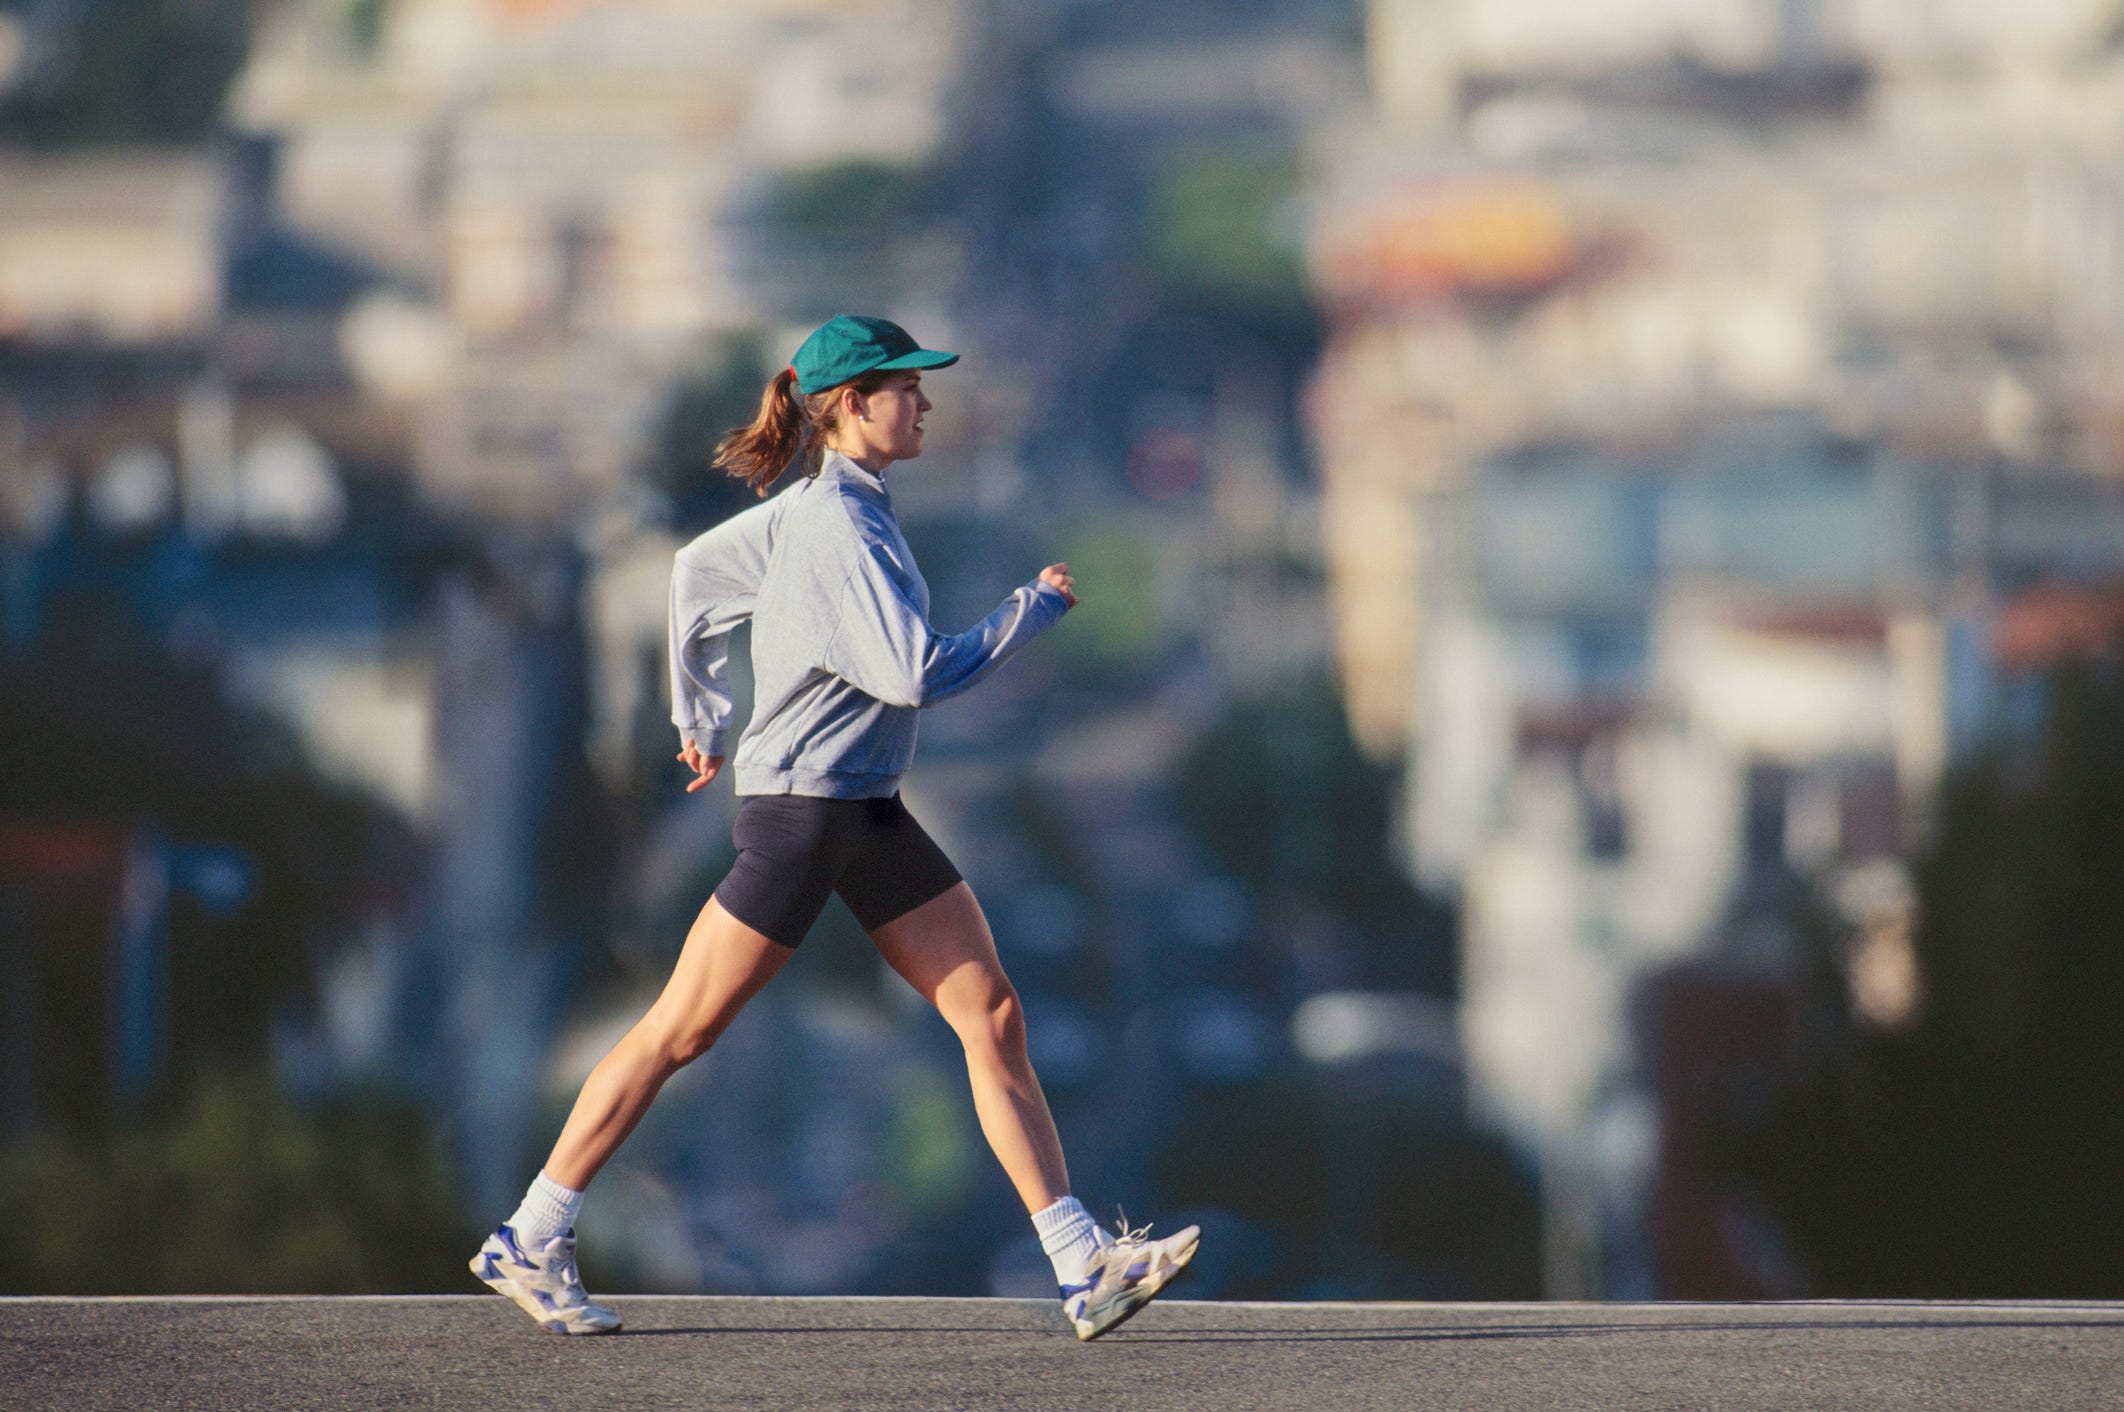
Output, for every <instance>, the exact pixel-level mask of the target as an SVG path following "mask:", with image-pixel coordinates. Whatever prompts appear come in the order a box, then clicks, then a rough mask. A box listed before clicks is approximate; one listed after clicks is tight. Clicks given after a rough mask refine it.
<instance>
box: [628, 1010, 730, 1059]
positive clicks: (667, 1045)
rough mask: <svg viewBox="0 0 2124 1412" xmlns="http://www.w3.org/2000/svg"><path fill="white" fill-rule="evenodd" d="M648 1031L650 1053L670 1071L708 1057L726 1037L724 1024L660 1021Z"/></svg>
mask: <svg viewBox="0 0 2124 1412" xmlns="http://www.w3.org/2000/svg"><path fill="white" fill-rule="evenodd" d="M652 1018H654V1017H652ZM646 1028H648V1030H649V1033H648V1034H647V1035H646V1036H645V1039H646V1040H647V1042H648V1047H649V1049H650V1052H651V1053H652V1054H654V1055H655V1057H656V1060H657V1062H658V1063H659V1064H660V1065H661V1066H662V1067H663V1068H664V1069H665V1070H667V1071H671V1070H677V1069H683V1068H685V1067H686V1066H687V1065H688V1064H691V1063H692V1062H693V1061H694V1060H696V1059H698V1058H700V1057H701V1056H702V1055H703V1054H706V1053H707V1052H708V1051H709V1050H710V1049H711V1048H713V1047H714V1045H715V1042H716V1040H717V1039H719V1038H720V1037H721V1036H722V1033H723V1026H722V1025H721V1024H718V1023H715V1022H714V1021H703V1020H698V1019H691V1018H685V1019H676V1020H667V1021H660V1022H658V1023H656V1024H654V1025H650V1026H646Z"/></svg>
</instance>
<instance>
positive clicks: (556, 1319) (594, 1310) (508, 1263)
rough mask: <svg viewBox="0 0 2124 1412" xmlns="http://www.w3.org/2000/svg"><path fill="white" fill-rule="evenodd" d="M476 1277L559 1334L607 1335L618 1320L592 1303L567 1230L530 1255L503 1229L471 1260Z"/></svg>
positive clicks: (504, 1227)
mask: <svg viewBox="0 0 2124 1412" xmlns="http://www.w3.org/2000/svg"><path fill="white" fill-rule="evenodd" d="M472 1273H473V1274H475V1275H477V1276H479V1278H480V1279H482V1280H484V1281H486V1282H487V1283H488V1284H489V1285H492V1286H493V1287H494V1288H495V1289H497V1290H499V1291H501V1292H502V1293H503V1294H506V1295H508V1296H509V1298H511V1299H513V1300H515V1301H516V1302H517V1304H518V1305H519V1306H521V1307H522V1309H523V1311H524V1312H525V1313H526V1314H529V1315H530V1316H531V1317H532V1318H534V1319H536V1320H538V1322H539V1326H540V1327H541V1328H545V1329H548V1330H550V1331H552V1332H553V1333H557V1334H609V1333H611V1332H612V1331H613V1330H614V1329H616V1328H618V1327H619V1326H620V1316H619V1315H617V1314H615V1313H613V1312H612V1311H611V1310H610V1309H607V1308H605V1307H604V1306H603V1305H601V1304H592V1303H591V1302H590V1296H589V1295H588V1294H586V1293H584V1291H583V1280H582V1276H580V1275H578V1274H577V1273H576V1272H575V1232H574V1231H564V1232H562V1233H561V1234H560V1235H557V1236H552V1237H550V1238H548V1239H547V1240H546V1241H545V1243H544V1244H542V1245H540V1246H539V1247H538V1248H537V1249H536V1250H533V1251H531V1252H530V1253H528V1254H527V1253H526V1252H525V1251H524V1248H523V1247H522V1246H520V1245H518V1244H517V1243H516V1232H515V1231H514V1230H511V1229H510V1228H509V1227H508V1226H503V1227H502V1228H501V1229H500V1230H498V1231H496V1232H495V1233H494V1234H493V1235H490V1236H488V1237H487V1243H486V1244H485V1245H482V1246H481V1247H480V1248H479V1254H477V1255H475V1256H473V1257H472Z"/></svg>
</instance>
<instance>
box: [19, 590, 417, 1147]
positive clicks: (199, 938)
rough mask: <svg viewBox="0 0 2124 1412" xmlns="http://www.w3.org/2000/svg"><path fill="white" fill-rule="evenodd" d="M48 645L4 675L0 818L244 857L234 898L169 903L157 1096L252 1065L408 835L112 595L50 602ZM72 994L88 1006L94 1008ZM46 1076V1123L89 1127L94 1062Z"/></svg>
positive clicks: (385, 883)
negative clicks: (119, 832) (214, 904)
mask: <svg viewBox="0 0 2124 1412" xmlns="http://www.w3.org/2000/svg"><path fill="white" fill-rule="evenodd" d="M48 643H49V646H48V647H47V649H46V650H45V651H44V652H43V653H42V654H40V655H39V656H37V657H34V658H25V659H16V660H14V661H11V662H10V663H9V665H8V670H7V671H6V672H5V673H0V821H4V822H7V823H11V824H27V825H42V824H80V823H90V824H103V825H111V826H116V827H119V828H123V829H142V830H148V831H151V832H152V833H154V834H155V835H157V836H159V837H161V838H164V839H167V840H170V841H171V842H173V843H180V844H183V843H189V844H210V845H214V846H216V847H219V848H222V849H225V850H227V851H228V853H229V855H230V856H231V857H232V858H233V859H236V860H240V862H241V865H242V866H243V867H244V868H245V870H246V872H247V873H248V874H249V876H250V877H251V878H252V879H253V880H254V881H253V882H252V883H251V885H250V886H249V887H248V889H247V895H246V896H245V897H244V899H243V900H242V902H241V905H240V906H236V907H234V908H233V909H232V910H229V911H227V912H226V914H225V915H215V913H214V909H212V908H209V907H203V906H201V905H199V904H197V903H194V902H190V901H186V900H185V899H182V898H173V899H172V901H171V903H170V911H169V917H168V935H167V938H166V943H165V945H166V952H167V960H168V972H167V977H168V1003H167V1012H168V1014H169V1017H170V1030H169V1036H168V1042H169V1052H170V1064H169V1066H168V1071H167V1073H166V1075H165V1079H166V1082H167V1086H168V1090H167V1091H175V1090H177V1089H181V1087H182V1085H183V1082H184V1079H185V1077H186V1072H187V1071H188V1070H191V1069H196V1068H199V1067H201V1066H209V1065H225V1066H244V1065H248V1064H252V1063H255V1062H257V1061H258V1060H259V1059H261V1058H262V1056H263V1054H264V1052H265V1047H266V1044H267V1041H268V1037H269V1033H270V1029H271V1024H272V1018H273V1015H274V1013H275V1012H276V1011H278V1010H279V1009H281V1008H282V1007H283V1006H285V1005H287V1004H289V1003H291V1002H297V1003H299V1002H301V1001H302V1000H304V999H305V998H306V995H307V991H308V987H309V984H310V981H311V970H310V968H311V963H312V960H313V955H312V950H311V948H312V947H313V946H315V945H319V944H322V943H324V942H327V941H329V940H330V939H331V938H332V937H333V936H335V935H336V934H338V933H339V932H340V931H341V930H342V929H343V927H344V926H345V925H346V924H347V923H349V922H351V921H353V920H354V919H355V918H357V917H358V916H359V915H360V911H361V908H362V907H364V906H366V905H370V904H373V902H374V901H375V900H376V898H377V896H378V895H379V894H380V893H381V892H383V891H385V890H388V889H390V888H393V887H397V886H404V885H406V883H407V879H406V878H405V877H404V876H403V874H404V872H405V871H406V870H407V869H408V868H409V867H410V863H409V861H408V859H407V858H406V857H405V856H404V853H405V851H406V850H409V849H410V847H411V844H410V837H409V836H408V835H407V834H406V832H405V831H404V829H403V827H402V826H401V825H399V824H398V823H397V822H396V821H395V820H394V819H393V818H392V816H391V815H390V814H389V812H388V810H387V809H386V808H385V807H384V806H382V805H380V804H378V803H376V802H375V801H373V800H371V799H370V798H368V797H367V796H365V795H363V794H361V793H360V792H359V791H356V790H354V789H351V788H348V787H346V786H344V785H340V784H337V783H334V782H332V781H329V780H326V779H324V778H323V777H321V776H320V775H318V774H317V773H316V772H315V771H314V770H313V769H312V768H311V767H310V766H309V764H308V763H307V761H305V760H304V758H303V756H302V753H301V751H300V749H299V747H298V744H297V742H296V741H295V740H294V738H293V737H292V735H290V734H289V732H288V731H286V730H285V729H284V728H282V727H280V726H279V725H277V724H276V723H274V722H272V721H270V720H267V719H264V718H262V717H258V716H254V715H249V714H246V713H244V712H241V711H239V710H237V709H236V708H235V707H234V706H232V705H231V703H230V702H229V701H228V700H227V699H226V697H225V696H224V695H223V694H222V692H221V689H220V684H219V682H218V681H217V679H216V677H215V675H214V673H213V672H212V671H211V670H210V669H208V668H206V667H203V666H199V665H195V664H187V663H183V662H178V661H175V660H173V659H171V658H169V657H167V656H165V655H162V654H160V653H158V652H155V651H153V650H151V649H150V648H149V647H148V645H147V644H146V643H145V642H144V641H142V640H141V638H140V637H139V636H138V635H137V634H136V633H135V632H134V630H133V629H132V628H131V626H130V625H129V623H128V622H127V620H126V619H125V618H124V617H123V615H121V614H119V613H117V612H115V611H114V610H112V608H111V605H109V604H108V603H99V602H97V601H95V600H93V599H88V598H82V599H76V600H73V601H70V602H68V603H65V604H62V605H60V606H58V607H56V608H55V609H54V613H53V621H52V623H51V631H50V633H49V634H48ZM80 999H81V1003H82V1005H83V1006H85V1007H86V1008H85V1009H84V1010H83V1014H84V1016H90V1015H95V1014H97V1013H98V1012H97V1010H96V1007H97V1006H99V1005H101V1004H103V1003H104V1000H103V998H102V997H94V996H91V997H81V998H80ZM95 1023H96V1024H97V1025H98V1026H99V1027H100V1026H102V1025H105V1024H107V1023H108V1022H107V1020H104V1019H100V1018H99V1019H97V1020H96V1022H95ZM45 1067H49V1066H45ZM45 1077H47V1076H45V1075H42V1074H40V1079H39V1086H40V1089H41V1090H44V1091H43V1092H42V1095H41V1097H40V1100H39V1103H40V1106H41V1107H43V1108H44V1109H45V1110H46V1111H45V1112H44V1113H43V1115H42V1116H44V1117H45V1118H46V1119H47V1120H56V1119H62V1118H63V1119H66V1120H68V1121H72V1122H76V1123H85V1124H87V1125H89V1126H95V1125H96V1124H97V1123H98V1122H100V1121H101V1118H102V1116H104V1115H106V1114H107V1112H108V1102H109V1097H108V1094H107V1093H105V1092H103V1091H102V1088H101V1083H102V1076H101V1075H99V1074H97V1073H94V1072H85V1073H63V1072H62V1073H56V1074H54V1075H51V1076H49V1077H51V1080H52V1083H55V1084H60V1085H61V1086H71V1089H72V1090H73V1091H71V1092H67V1093H54V1092H52V1091H50V1089H51V1085H49V1084H46V1083H45V1082H44V1080H45Z"/></svg>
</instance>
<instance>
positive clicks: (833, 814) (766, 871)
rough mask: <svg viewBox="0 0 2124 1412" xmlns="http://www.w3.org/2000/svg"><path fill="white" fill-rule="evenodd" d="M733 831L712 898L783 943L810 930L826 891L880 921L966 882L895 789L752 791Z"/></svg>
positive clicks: (867, 923)
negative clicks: (839, 794) (857, 793)
mask: <svg viewBox="0 0 2124 1412" xmlns="http://www.w3.org/2000/svg"><path fill="white" fill-rule="evenodd" d="M730 841H731V842H732V843H734V844H736V845H737V851H738V855H737V862H735V863H733V864H731V865H730V872H729V874H728V876H726V877H725V878H724V879H723V882H722V885H721V886H720V887H718V888H716V890H715V900H716V901H718V902H720V903H722V904H723V910H724V911H725V912H728V913H729V914H730V915H731V916H733V917H735V918H737V919H738V920H739V921H741V922H743V923H744V924H745V925H746V926H748V927H751V928H752V929H753V930H754V931H756V932H761V933H764V934H765V935H766V936H767V937H768V939H769V940H771V941H776V942H779V943H781V944H782V945H783V946H795V945H796V944H797V943H798V942H800V941H802V940H803V939H804V933H806V932H808V931H810V930H811V924H812V923H813V922H815V921H817V920H818V919H819V913H820V912H821V911H823V910H824V909H825V906H826V897H827V894H829V893H834V892H838V893H840V894H841V900H842V901H843V902H846V903H847V904H848V910H849V911H851V912H853V913H855V917H856V920H857V921H858V922H860V923H862V925H863V930H864V931H876V930H877V929H878V928H879V927H882V926H884V925H885V924H886V923H887V922H890V921H894V920H896V919H898V918H900V917H904V916H906V915H907V914H908V913H909V912H912V911H913V910H914V909H915V908H917V907H919V906H921V905H922V904H923V903H925V902H928V901H931V900H932V899H934V898H937V897H940V896H942V895H943V894H944V893H945V892H947V891H949V890H950V889H951V888H953V887H954V886H956V885H957V884H958V882H959V870H958V869H957V868H954V867H953V866H952V865H951V860H950V859H949V858H946V857H945V856H944V850H943V849H941V848H939V847H937V844H936V840H934V839H932V838H931V837H930V836H929V835H928V834H927V833H925V832H923V830H922V826H921V825H920V824H918V823H916V822H915V818H914V815H912V814H910V813H908V812H907V806H906V805H905V804H902V803H901V802H900V796H899V795H897V794H895V795H893V796H892V797H891V798H889V799H820V798H817V797H815V796H812V795H808V794H749V795H746V796H745V797H744V798H743V799H742V800H740V801H739V803H738V812H737V822H736V823H734V824H732V825H731V827H730Z"/></svg>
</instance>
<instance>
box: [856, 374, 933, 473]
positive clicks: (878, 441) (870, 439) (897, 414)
mask: <svg viewBox="0 0 2124 1412" xmlns="http://www.w3.org/2000/svg"><path fill="white" fill-rule="evenodd" d="M851 400H852V401H853V402H854V403H855V405H854V406H853V407H850V406H848V405H847V404H846V403H844V404H843V405H842V409H841V418H840V426H839V428H838V430H839V432H840V436H839V437H838V438H837V440H838V442H839V449H840V451H841V452H842V454H844V455H846V456H848V457H849V458H850V459H851V460H854V461H857V462H859V463H862V464H864V465H868V466H870V467H871V469H873V470H877V469H880V468H882V467H883V466H884V465H885V464H887V463H888V462H892V461H907V460H912V459H913V458H914V457H916V456H919V455H921V454H922V414H923V413H925V412H927V411H928V410H929V409H930V406H931V405H932V404H931V403H930V400H929V399H928V398H927V397H924V396H923V395H922V375H921V373H919V372H914V371H906V372H897V373H893V374H891V375H890V376H889V377H888V378H887V379H886V381H885V382H884V384H883V385H881V386H879V387H878V388H876V389H874V390H873V391H872V392H870V393H869V394H868V395H867V396H865V395H861V394H858V395H857V396H855V397H854V398H853V399H851Z"/></svg>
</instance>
